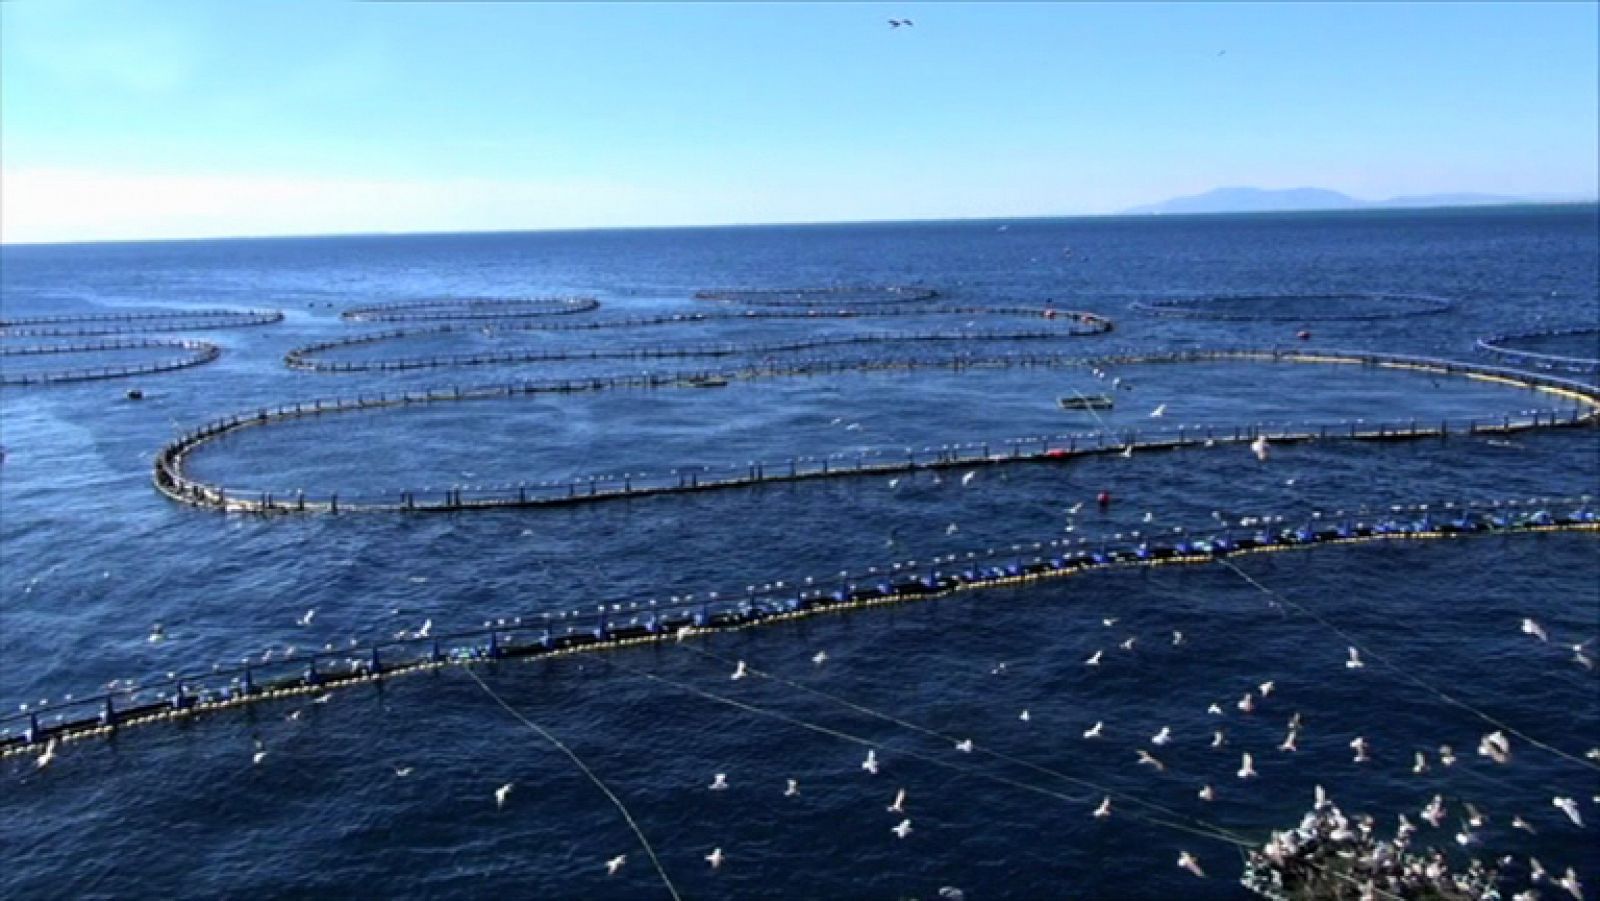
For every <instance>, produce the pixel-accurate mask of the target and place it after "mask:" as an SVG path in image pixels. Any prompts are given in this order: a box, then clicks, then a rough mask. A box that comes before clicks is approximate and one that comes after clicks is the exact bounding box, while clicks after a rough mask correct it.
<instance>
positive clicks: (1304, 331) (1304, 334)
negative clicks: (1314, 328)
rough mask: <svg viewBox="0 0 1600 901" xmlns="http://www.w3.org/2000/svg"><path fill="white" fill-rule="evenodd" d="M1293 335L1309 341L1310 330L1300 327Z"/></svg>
mask: <svg viewBox="0 0 1600 901" xmlns="http://www.w3.org/2000/svg"><path fill="white" fill-rule="evenodd" d="M1294 336H1295V337H1296V338H1299V339H1300V340H1301V341H1310V340H1311V331H1310V330H1309V329H1301V330H1300V331H1298V332H1295V333H1294Z"/></svg>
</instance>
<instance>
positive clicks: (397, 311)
mask: <svg viewBox="0 0 1600 901" xmlns="http://www.w3.org/2000/svg"><path fill="white" fill-rule="evenodd" d="M598 309H600V301H598V300H596V299H594V298H593V297H449V298H440V299H436V300H411V301H401V302H398V303H386V304H372V305H369V306H361V307H351V308H350V309H348V310H345V311H344V312H342V313H340V314H339V318H341V319H343V320H345V321H346V322H440V321H452V320H464V319H466V320H472V319H483V320H492V319H533V318H538V317H540V316H570V315H574V314H577V313H588V312H591V311H593V310H598Z"/></svg>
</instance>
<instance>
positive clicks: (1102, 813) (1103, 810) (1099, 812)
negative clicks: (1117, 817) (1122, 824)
mask: <svg viewBox="0 0 1600 901" xmlns="http://www.w3.org/2000/svg"><path fill="white" fill-rule="evenodd" d="M1094 816H1095V819H1097V820H1103V819H1105V818H1106V817H1108V816H1111V796H1110V795H1106V796H1105V799H1104V800H1102V801H1101V802H1100V806H1099V807H1096V808H1095V809H1094Z"/></svg>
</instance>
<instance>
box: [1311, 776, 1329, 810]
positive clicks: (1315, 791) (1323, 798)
mask: <svg viewBox="0 0 1600 901" xmlns="http://www.w3.org/2000/svg"><path fill="white" fill-rule="evenodd" d="M1327 806H1328V790H1327V789H1325V788H1323V787H1322V785H1321V783H1318V784H1317V785H1314V786H1312V788H1311V808H1312V809H1313V810H1321V809H1323V808H1324V807H1327Z"/></svg>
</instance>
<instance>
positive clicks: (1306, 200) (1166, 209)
mask: <svg viewBox="0 0 1600 901" xmlns="http://www.w3.org/2000/svg"><path fill="white" fill-rule="evenodd" d="M1583 202H1592V198H1587V199H1586V198H1579V197H1548V196H1545V197H1516V196H1511V195H1506V194H1418V195H1414V196H1407V197H1391V198H1389V199H1388V200H1362V199H1360V198H1357V197H1351V196H1350V195H1349V194H1343V193H1340V192H1339V191H1330V190H1328V189H1327V188H1281V189H1267V188H1217V189H1215V190H1211V191H1207V192H1205V193H1204V194H1195V195H1192V196H1189V197H1174V198H1172V199H1171V200H1164V201H1162V202H1160V203H1152V204H1146V205H1144V206H1136V207H1132V208H1130V209H1126V210H1123V211H1122V214H1123V215H1128V216H1137V215H1146V216H1159V215H1173V216H1181V215H1186V214H1195V213H1269V212H1291V211H1296V210H1381V209H1415V208H1418V207H1445V206H1499V205H1504V204H1511V203H1583Z"/></svg>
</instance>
